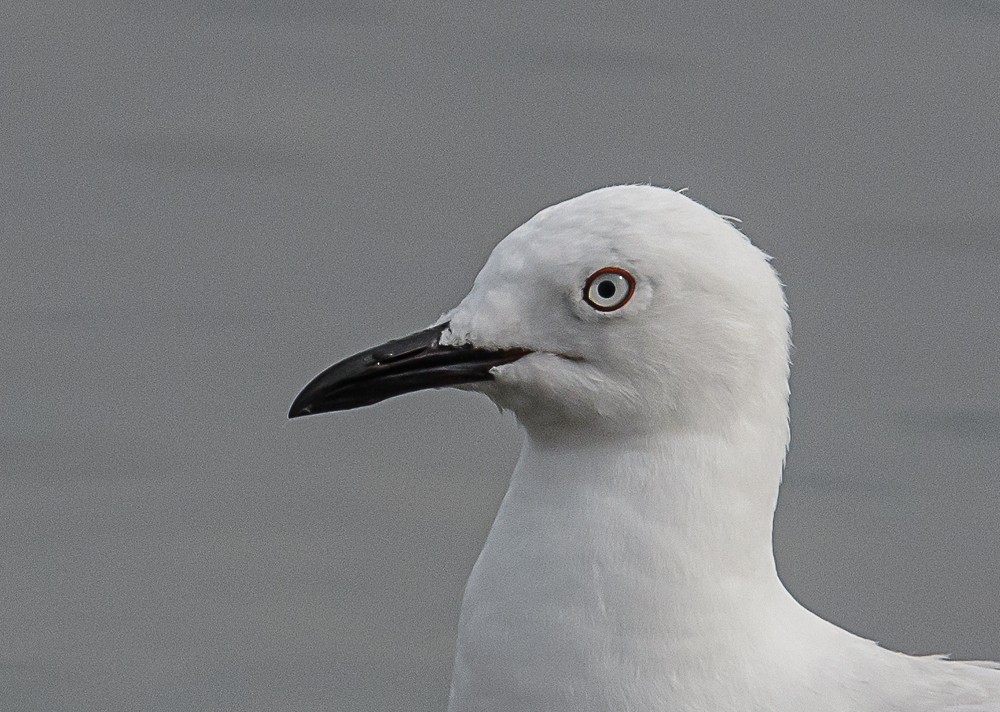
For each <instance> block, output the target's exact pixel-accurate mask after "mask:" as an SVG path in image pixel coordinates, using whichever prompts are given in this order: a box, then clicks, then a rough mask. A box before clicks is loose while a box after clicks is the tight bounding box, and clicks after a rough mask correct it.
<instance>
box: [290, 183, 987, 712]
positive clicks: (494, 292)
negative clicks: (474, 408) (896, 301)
mask: <svg viewBox="0 0 1000 712" xmlns="http://www.w3.org/2000/svg"><path fill="white" fill-rule="evenodd" d="M788 350H789V320H788V313H787V309H786V305H785V299H784V294H783V292H782V288H781V284H780V282H779V280H778V277H777V276H776V274H775V272H774V270H773V269H772V268H771V266H770V264H769V259H768V257H767V256H766V255H765V254H764V253H762V252H761V251H760V250H759V249H757V248H756V247H754V246H753V245H752V244H751V243H750V242H749V240H748V239H747V238H746V237H745V236H744V235H743V234H742V233H741V232H739V231H738V230H737V229H736V228H734V227H733V226H732V225H731V224H730V223H729V222H727V221H726V220H725V219H724V218H723V217H721V216H719V215H717V214H716V213H714V212H712V211H711V210H709V209H707V208H705V207H704V206H702V205H700V204H698V203H696V202H695V201H693V200H691V199H689V198H687V197H686V196H684V195H681V194H680V193H677V192H674V191H670V190H667V189H662V188H655V187H650V186H620V187H613V188H606V189H602V190H598V191H594V192H591V193H587V194H585V195H582V196H580V197H578V198H574V199H572V200H568V201H566V202H564V203H561V204H559V205H556V206H553V207H550V208H547V209H546V210H543V211H542V212H540V213H539V214H538V215H536V216H535V217H534V218H532V219H531V220H529V221H528V222H527V223H526V224H524V225H522V226H521V227H520V228H518V229H517V230H515V231H514V232H512V233H511V234H510V235H508V236H507V238H506V239H504V240H503V241H502V242H501V243H500V244H499V245H498V246H497V247H496V249H495V250H494V251H493V254H492V255H491V256H490V258H489V260H488V262H487V264H486V266H485V267H484V268H483V270H482V272H480V274H479V276H478V277H477V278H476V281H475V284H474V286H473V288H472V290H471V292H470V293H469V295H468V296H467V297H466V298H465V299H464V300H463V301H462V302H461V303H460V304H459V305H458V306H457V307H456V308H455V309H453V310H452V311H450V312H448V313H447V314H445V315H444V316H443V317H442V319H441V320H440V321H439V322H438V323H437V324H436V325H435V326H434V327H432V328H430V329H428V330H425V331H423V332H419V333H417V334H414V335H412V336H410V337H406V338H403V339H400V340H397V341H394V342H390V343H389V344H386V345H383V346H381V347H377V348H376V349H372V350H370V351H366V352H364V353H362V354H358V355H357V356H354V357H352V358H350V359H347V360H345V361H344V362H341V363H339V364H337V365H335V366H333V367H331V368H330V369H327V371H324V372H323V374H321V375H320V376H318V377H317V378H316V379H314V380H313V382H311V383H310V384H309V385H308V386H307V387H306V388H305V389H304V390H303V392H302V394H300V396H299V397H298V398H297V399H296V401H295V403H294V404H293V406H292V411H291V413H290V415H292V416H293V417H294V416H299V415H310V414H315V413H321V412H326V411H331V410H342V409H346V408H352V407H357V406H362V405H369V404H371V403H374V402H378V401H380V400H383V399H384V398H388V397H390V396H393V395H398V394H400V393H405V392H408V391H412V390H416V389H419V388H427V387H440V386H446V385H450V386H458V387H461V388H464V389H468V390H476V391H480V392H483V393H485V394H486V395H488V396H489V397H490V398H492V399H493V400H494V401H495V402H496V403H497V404H499V405H500V406H501V407H503V408H507V409H509V410H511V411H513V412H514V413H515V415H516V416H517V419H518V421H519V422H520V424H521V425H522V426H523V429H524V433H525V439H524V445H523V450H522V453H521V457H520V461H519V462H518V464H517V467H516V469H515V471H514V474H513V477H512V479H511V483H510V488H509V490H508V492H507V494H506V496H505V497H504V500H503V503H502V505H501V506H500V510H499V512H498V514H497V517H496V521H495V522H494V524H493V528H492V529H491V531H490V534H489V537H488V539H487V541H486V545H485V547H484V549H483V551H482V553H481V554H480V556H479V560H478V561H477V562H476V565H475V567H474V569H473V571H472V574H471V576H470V577H469V581H468V584H467V585H466V589H465V595H464V598H463V601H462V609H461V614H460V620H459V629H458V641H457V648H456V657H455V666H454V673H453V678H452V685H451V695H450V702H449V705H448V710H449V712H494V711H495V712H501V711H503V712H536V711H537V712H612V711H615V712H619V711H621V712H624V711H633V712H638V711H649V712H737V711H739V712H757V711H759V712H765V711H767V712H1000V671H998V670H996V669H993V668H996V665H995V664H993V663H983V662H978V663H976V662H959V661H949V660H945V659H943V658H941V657H938V656H931V657H912V656H908V655H903V654H901V653H896V652H893V651H890V650H886V649H884V648H882V647H879V646H878V645H877V644H876V643H874V642H872V641H869V640H865V639H863V638H860V637H858V636H855V635H853V634H851V633H849V632H847V631H845V630H843V629H841V628H838V627H837V626H835V625H833V624H832V623H829V622H827V621H825V620H823V619H822V618H820V617H818V616H816V615H815V614H813V613H812V612H810V611H808V610H807V609H805V608H803V607H802V606H801V605H800V604H799V603H798V602H796V601H795V600H794V599H793V598H792V596H791V595H790V594H789V593H788V591H787V590H786V589H785V587H784V586H783V585H782V583H781V581H780V580H779V578H778V574H777V571H776V569H775V563H774V555H773V552H772V539H771V534H772V520H773V516H774V509H775V504H776V501H777V496H778V486H779V483H780V481H781V472H782V466H783V464H784V457H785V452H786V449H787V445H788V439H789V428H788V394H789V391H788V374H789V361H788Z"/></svg>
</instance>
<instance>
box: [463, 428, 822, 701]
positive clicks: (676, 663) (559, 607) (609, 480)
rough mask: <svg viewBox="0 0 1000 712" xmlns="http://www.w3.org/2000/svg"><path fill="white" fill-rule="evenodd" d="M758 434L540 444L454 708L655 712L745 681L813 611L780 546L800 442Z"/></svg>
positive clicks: (486, 589) (497, 547)
mask: <svg viewBox="0 0 1000 712" xmlns="http://www.w3.org/2000/svg"><path fill="white" fill-rule="evenodd" d="M774 415H777V416H778V419H777V422H779V423H783V422H785V421H784V419H783V418H781V416H780V414H774ZM761 422H766V423H770V424H771V431H769V430H768V428H767V427H756V426H755V424H752V423H744V424H741V425H740V426H739V427H736V428H732V429H730V430H729V431H727V432H726V433H699V432H670V433H663V434H660V435H656V436H646V437H642V438H636V439H634V440H628V441H623V440H618V441H614V442H609V441H603V442H586V441H584V440H582V439H581V440H577V441H573V440H572V439H568V438H561V439H554V438H546V437H544V436H541V437H539V434H537V433H536V434H531V433H529V434H528V437H527V439H526V442H525V445H524V449H523V451H522V454H521V459H520V461H519V463H518V466H517V468H516V470H515V472H514V475H513V478H512V480H511V485H510V489H509V491H508V492H507V495H506V497H505V498H504V501H503V504H502V505H501V507H500V511H499V513H498V515H497V518H496V521H495V523H494V525H493V528H492V530H491V532H490V534H489V538H488V540H487V542H486V546H485V548H484V549H483V552H482V554H481V555H480V558H479V561H478V562H477V563H476V566H475V568H474V570H473V572H472V575H471V576H470V578H469V582H468V585H467V587H466V591H465V598H464V601H463V604H462V613H461V619H460V623H459V636H458V649H457V657H456V663H455V672H454V677H453V682H452V697H451V704H450V706H449V710H450V711H451V712H460V711H464V710H471V709H477V710H487V709H496V710H501V709H503V710H510V709H576V710H580V711H581V712H585V711H586V710H591V709H593V710H597V709H601V710H606V709H631V708H633V706H634V708H636V709H642V708H644V705H646V704H647V703H652V702H653V701H654V700H657V701H659V703H660V704H662V702H663V701H664V700H669V699H671V697H672V696H673V695H674V694H676V695H677V696H678V697H679V698H686V697H688V696H689V694H690V693H691V691H693V690H696V689H697V688H698V687H699V686H702V685H704V684H707V683H708V682H709V681H710V680H712V679H716V678H717V677H718V676H719V675H720V674H721V675H727V674H728V675H730V676H731V679H732V680H736V681H738V680H739V679H742V678H745V677H747V675H745V674H741V673H740V672H739V670H738V669H739V668H740V667H741V666H746V664H747V662H748V661H746V660H744V659H743V656H745V655H746V652H747V651H748V650H754V649H759V648H760V646H761V645H763V644H764V642H763V640H762V638H763V637H765V636H773V635H774V632H775V631H776V630H777V629H780V627H781V626H785V625H787V624H788V622H789V621H790V619H791V621H792V622H794V621H795V620H796V619H797V618H798V616H797V615H795V614H790V613H789V611H790V610H794V611H796V612H799V611H801V613H802V614H805V613H806V612H805V611H804V610H802V609H800V608H799V607H798V605H797V604H796V603H795V602H794V601H793V600H792V599H791V597H790V596H789V595H788V594H787V592H786V591H785V589H784V588H783V586H782V585H781V583H780V581H779V580H778V576H777V572H776V570H775V565H774V558H773V553H772V546H771V526H772V517H773V513H774V506H775V502H776V498H777V492H778V484H779V482H780V476H781V467H782V461H783V457H784V452H785V443H786V441H787V430H786V429H785V428H781V431H780V432H773V429H774V426H773V424H774V423H775V422H776V419H775V418H774V417H771V418H767V419H764V420H762V421H761ZM751 677H752V676H751ZM748 684H751V685H752V684H753V683H752V682H748ZM716 687H718V686H717V685H716ZM671 691H673V692H671ZM746 693H747V690H740V691H739V694H746ZM734 694H736V692H735V691H734ZM488 701H493V702H495V704H493V702H488ZM484 704H485V705H486V706H485V707H484ZM490 705H493V706H490Z"/></svg>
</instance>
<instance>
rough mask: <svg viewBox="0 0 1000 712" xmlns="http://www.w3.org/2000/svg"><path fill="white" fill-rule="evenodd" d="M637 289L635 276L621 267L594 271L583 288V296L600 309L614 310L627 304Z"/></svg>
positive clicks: (588, 302)
mask: <svg viewBox="0 0 1000 712" xmlns="http://www.w3.org/2000/svg"><path fill="white" fill-rule="evenodd" d="M633 291H635V278H634V277H633V276H632V275H631V274H629V273H628V272H626V271H625V270H623V269H621V268H619V267H605V268H604V269H599V270H597V271H596V272H594V273H593V274H592V275H590V277H589V278H588V279H587V283H586V285H584V288H583V298H584V300H585V301H586V302H587V304H589V305H590V306H592V307H593V308H594V309H597V310H598V311H614V310H615V309H620V308H621V307H623V306H625V304H626V303H627V302H628V300H629V299H631V297H632V292H633Z"/></svg>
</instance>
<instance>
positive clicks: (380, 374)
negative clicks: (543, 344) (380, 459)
mask: <svg viewBox="0 0 1000 712" xmlns="http://www.w3.org/2000/svg"><path fill="white" fill-rule="evenodd" d="M447 328H448V324H447V323H444V324H438V325H437V326H432V327H431V328H430V329H425V330H424V331H418V332H417V333H416V334H410V335H409V336H404V337H403V338H401V339H396V340H394V341H390V342H388V343H386V344H382V345H381V346H376V347H375V348H373V349H369V350H367V351H362V352H361V353H359V354H355V355H354V356H351V357H350V358H347V359H344V360H343V361H341V362H340V363H336V364H334V365H333V366H330V368H328V369H326V370H325V371H323V373H321V374H319V375H318V376H316V378H314V379H313V380H312V381H310V382H309V385H307V386H306V387H305V388H303V389H302V392H301V393H299V395H298V396H297V397H296V398H295V401H294V402H293V403H292V407H291V409H290V410H289V411H288V417H289V418H298V417H300V416H303V415H317V414H319V413H329V412H330V411H334V410H350V409H351V408H360V407H361V406H365V405H372V404H374V403H378V402H379V401H384V400H385V399H386V398H392V397H393V396H398V395H402V394H404V393H411V392H413V391H419V390H423V389H424V388H443V387H445V386H457V385H461V384H463V383H476V382H477V381H488V380H490V379H492V378H493V376H492V375H490V369H492V368H493V367H494V366H501V365H503V364H505V363H510V362H512V361H516V360H517V359H519V358H521V357H522V356H524V355H525V354H527V353H528V351H527V350H526V349H507V350H502V351H491V350H487V349H478V348H474V347H472V346H442V345H441V344H440V343H439V340H440V337H441V333H442V332H443V331H444V330H445V329H447Z"/></svg>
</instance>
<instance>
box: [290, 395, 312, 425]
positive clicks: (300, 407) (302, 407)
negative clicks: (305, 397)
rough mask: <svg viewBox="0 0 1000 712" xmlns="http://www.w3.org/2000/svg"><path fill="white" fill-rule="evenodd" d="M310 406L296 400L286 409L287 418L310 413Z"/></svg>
mask: <svg viewBox="0 0 1000 712" xmlns="http://www.w3.org/2000/svg"><path fill="white" fill-rule="evenodd" d="M312 414H313V412H312V406H311V405H309V404H305V403H301V402H299V401H298V400H296V401H295V402H294V403H292V407H291V408H289V409H288V419H289V420H293V419H295V418H301V417H302V416H305V415H312Z"/></svg>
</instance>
